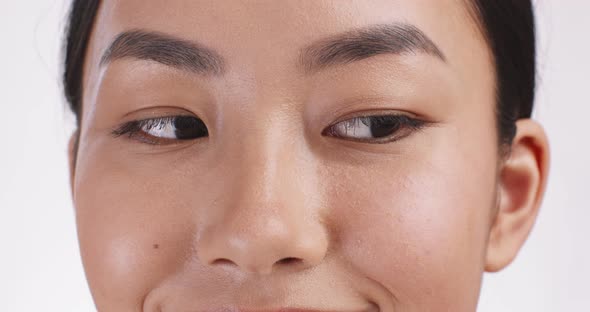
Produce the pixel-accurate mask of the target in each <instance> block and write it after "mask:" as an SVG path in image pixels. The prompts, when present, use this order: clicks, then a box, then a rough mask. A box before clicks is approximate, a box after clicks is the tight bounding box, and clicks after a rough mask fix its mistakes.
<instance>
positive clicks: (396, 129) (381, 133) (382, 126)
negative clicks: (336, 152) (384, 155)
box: [322, 115, 425, 143]
mask: <svg viewBox="0 0 590 312" xmlns="http://www.w3.org/2000/svg"><path fill="white" fill-rule="evenodd" d="M424 125H425V122H424V121H421V120H418V119H415V118H411V117H410V116H406V115H375V116H365V117H355V118H351V119H347V120H344V121H341V122H338V123H336V124H333V125H332V126H330V127H328V128H326V130H324V131H323V133H322V134H323V135H326V136H332V137H336V138H342V139H347V140H351V141H361V142H367V143H388V142H392V141H397V140H400V139H402V138H404V137H406V136H408V135H410V134H412V132H413V131H415V130H419V129H420V128H421V127H422V126H424Z"/></svg>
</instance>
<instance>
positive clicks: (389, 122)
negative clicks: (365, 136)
mask: <svg viewBox="0 0 590 312" xmlns="http://www.w3.org/2000/svg"><path fill="white" fill-rule="evenodd" d="M371 119H372V120H371V135H372V136H373V137H375V138H382V137H386V136H390V135H392V134H393V133H394V132H396V131H397V130H398V129H399V127H400V124H399V122H398V120H397V119H396V118H395V117H392V116H379V117H373V118H371Z"/></svg>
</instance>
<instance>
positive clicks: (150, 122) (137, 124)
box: [112, 115, 208, 145]
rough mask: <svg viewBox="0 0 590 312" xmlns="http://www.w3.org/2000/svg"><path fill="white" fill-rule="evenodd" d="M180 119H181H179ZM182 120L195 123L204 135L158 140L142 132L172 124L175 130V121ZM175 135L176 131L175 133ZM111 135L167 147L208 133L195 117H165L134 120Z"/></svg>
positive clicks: (201, 122) (158, 138)
mask: <svg viewBox="0 0 590 312" xmlns="http://www.w3.org/2000/svg"><path fill="white" fill-rule="evenodd" d="M181 118H182V119H181ZM178 120H184V121H185V123H186V121H187V120H192V121H193V122H197V124H195V125H196V126H200V128H201V129H198V130H201V131H202V132H203V133H201V134H204V135H203V136H199V137H194V138H188V139H187V138H184V139H179V138H160V137H156V136H153V135H150V134H148V133H146V132H145V131H144V129H147V130H148V131H149V130H152V129H155V130H162V129H163V128H165V127H170V126H172V125H173V124H174V127H175V128H176V127H177V126H178V125H176V124H175V121H178ZM175 134H177V133H176V131H175ZM112 135H113V136H114V137H121V136H123V135H125V136H127V137H128V138H130V139H135V140H137V141H139V142H141V143H146V144H151V145H167V144H174V143H178V142H179V141H188V140H196V139H198V138H201V137H205V136H208V131H207V128H206V126H205V125H204V123H203V121H202V120H201V119H199V118H197V117H192V116H187V115H177V116H166V117H156V118H150V119H142V120H134V121H130V122H127V123H124V124H123V125H121V126H119V127H117V128H115V129H114V130H113V131H112Z"/></svg>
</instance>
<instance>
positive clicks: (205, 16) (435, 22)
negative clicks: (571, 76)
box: [70, 0, 549, 312]
mask: <svg viewBox="0 0 590 312" xmlns="http://www.w3.org/2000/svg"><path fill="white" fill-rule="evenodd" d="M391 23H405V24H410V25H414V26H415V27H417V28H418V29H420V30H421V31H422V32H423V33H424V34H426V35H427V36H428V38H430V39H431V40H432V42H433V43H434V44H436V46H438V48H439V49H440V51H441V52H442V53H443V54H444V57H445V60H444V61H443V60H442V59H440V58H437V57H435V56H433V55H432V54H429V53H423V52H420V51H416V52H410V53H400V54H396V53H390V54H382V55H378V56H374V57H369V58H366V59H362V60H358V61H354V62H349V63H347V64H338V65H335V66H331V67H326V68H322V69H319V70H317V71H313V72H309V71H305V70H302V68H301V66H299V65H298V64H299V60H300V56H301V54H300V52H301V50H302V49H303V48H304V47H306V46H308V45H309V44H311V43H312V42H317V41H318V40H324V39H325V38H331V37H333V36H337V35H339V34H342V33H346V32H350V31H353V30H354V29H359V28H363V27H370V26H371V25H376V24H391ZM137 29H141V30H145V31H150V32H158V33H161V34H166V35H169V36H172V37H174V38H178V39H181V40H185V41H187V42H194V43H198V44H199V45H201V46H204V47H207V48H208V49H211V50H212V51H215V52H216V53H217V54H218V55H220V56H222V57H223V59H224V61H225V65H226V67H225V70H224V72H223V73H222V74H221V75H217V76H212V75H202V74H199V73H195V72H191V71H188V70H183V69H179V68H176V67H173V66H167V65H165V64H162V63H159V62H155V61H152V60H140V59H137V58H133V57H127V58H121V59H117V60H115V61H113V62H109V63H107V64H101V58H102V56H103V55H104V52H105V50H106V49H107V48H108V47H109V46H110V45H111V43H112V42H113V40H115V38H116V37H117V36H118V35H119V34H120V33H122V32H125V31H129V30H137ZM84 73H85V74H84V81H83V88H84V93H83V112H82V115H81V126H80V129H79V132H77V133H76V134H74V136H73V137H72V140H71V144H70V163H71V176H72V193H73V199H74V205H75V209H76V219H77V227H78V235H79V242H80V248H81V254H82V260H83V263H84V267H85V270H86V274H87V278H88V282H89V285H90V289H91V292H92V295H93V298H94V300H95V303H96V306H97V309H98V310H99V311H206V310H207V311H210V310H217V311H219V310H220V309H224V308H225V309H248V310H270V309H279V308H305V309H318V310H337V311H375V310H377V309H380V310H382V311H421V312H423V311H453V312H461V311H475V310H476V307H477V300H478V296H479V291H480V285H481V281H482V275H483V273H484V272H485V271H488V272H495V271H499V270H501V269H502V268H504V267H506V266H507V265H508V264H509V263H510V262H511V261H512V260H513V259H514V258H515V256H516V255H517V252H518V250H519V249H520V247H521V246H522V245H523V243H524V241H525V240H526V237H527V236H528V234H529V232H530V230H531V228H532V226H533V224H534V221H535V218H536V216H537V213H538V210H539V206H540V203H541V199H542V196H543V193H544V189H545V185H546V181H547V173H548V163H549V149H548V143H547V138H546V136H545V134H544V131H543V129H542V127H541V126H540V125H539V124H538V123H537V122H535V121H533V120H530V119H523V120H519V121H518V123H517V127H518V131H517V135H516V138H515V139H514V141H513V143H512V146H511V152H510V154H508V155H507V156H504V155H505V154H504V153H502V149H501V148H500V146H499V145H498V137H497V133H498V131H497V128H496V115H495V113H494V109H495V100H494V99H495V97H494V88H495V84H494V81H495V78H494V66H493V63H492V56H491V52H490V50H489V48H488V45H487V44H486V41H485V40H484V37H483V35H482V34H481V33H480V31H479V27H478V26H477V24H476V20H475V19H474V17H473V15H472V14H471V11H470V10H469V8H468V6H467V5H466V4H465V2H464V1H459V0H456V1H455V0H444V1H441V0H423V1H416V0H399V1H391V0H375V1H371V2H370V3H369V2H367V1H365V0H359V1H318V0H307V1H270V0H269V1H225V0H224V1H221V0H216V1H193V0H166V1H164V0H161V1H160V0H151V1H149V4H148V3H147V2H146V1H144V0H125V1H115V0H105V1H103V2H102V3H101V6H100V10H99V12H98V16H97V19H96V21H95V25H94V29H93V33H92V36H91V40H90V44H89V48H88V52H87V56H86V63H85V67H84ZM367 113H371V114H379V115H383V114H404V115H407V116H412V117H416V118H420V119H422V120H425V121H427V122H428V124H427V126H425V127H423V128H420V129H405V130H403V131H405V132H404V133H405V134H404V136H403V137H401V138H400V139H398V140H396V141H393V142H389V143H384V144H377V143H374V142H371V141H369V140H365V141H359V140H350V139H349V138H344V137H334V136H330V135H326V133H325V132H324V130H325V129H326V128H328V127H330V126H331V125H333V124H334V123H336V122H339V121H342V120H346V119H350V118H354V117H357V116H360V115H363V114H367ZM176 115H183V116H187V115H188V116H197V117H198V118H200V119H202V120H203V122H204V124H205V125H206V126H207V129H208V132H209V135H208V136H207V137H203V138H199V139H195V140H183V141H178V140H168V141H165V142H164V144H156V145H154V144H149V143H146V142H145V141H142V140H138V139H137V137H132V136H126V135H122V136H114V135H113V133H112V130H113V129H116V128H117V127H119V126H120V125H122V124H124V123H126V122H129V121H133V120H141V119H146V118H154V117H160V116H176ZM78 134H79V144H78V148H77V152H76V151H75V150H74V148H75V145H76V144H74V142H75V140H76V138H75V137H76V136H77V135H78Z"/></svg>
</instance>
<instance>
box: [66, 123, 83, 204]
mask: <svg viewBox="0 0 590 312" xmlns="http://www.w3.org/2000/svg"><path fill="white" fill-rule="evenodd" d="M79 133H80V132H79V131H78V130H76V131H74V133H72V135H71V136H70V140H69V142H68V164H69V169H70V190H71V192H72V195H73V194H74V178H75V176H76V159H77V158H78V157H77V154H78V140H79V138H80V135H79Z"/></svg>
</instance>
